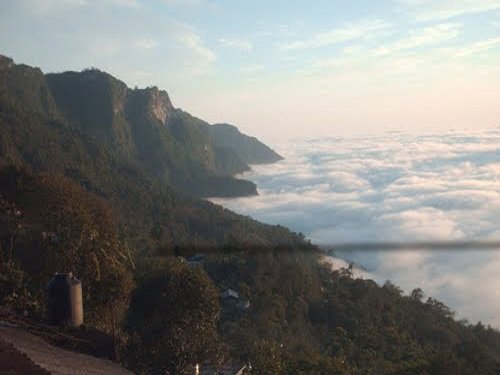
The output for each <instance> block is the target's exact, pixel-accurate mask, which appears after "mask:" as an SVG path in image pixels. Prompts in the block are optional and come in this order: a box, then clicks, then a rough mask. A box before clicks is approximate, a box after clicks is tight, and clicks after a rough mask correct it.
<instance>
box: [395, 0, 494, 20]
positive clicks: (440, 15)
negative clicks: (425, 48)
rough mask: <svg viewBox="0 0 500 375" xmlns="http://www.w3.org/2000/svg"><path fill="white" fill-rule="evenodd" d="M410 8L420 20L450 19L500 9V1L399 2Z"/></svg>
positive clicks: (444, 0) (418, 0)
mask: <svg viewBox="0 0 500 375" xmlns="http://www.w3.org/2000/svg"><path fill="white" fill-rule="evenodd" d="M397 1H398V2H399V3H403V4H405V5H407V6H409V7H410V8H411V9H412V11H413V12H415V14H416V17H417V19H418V20H421V21H428V20H437V19H449V18H453V17H458V16H463V15H466V14H476V13H483V12H487V11H492V10H496V9H500V2H499V1H498V0H397Z"/></svg>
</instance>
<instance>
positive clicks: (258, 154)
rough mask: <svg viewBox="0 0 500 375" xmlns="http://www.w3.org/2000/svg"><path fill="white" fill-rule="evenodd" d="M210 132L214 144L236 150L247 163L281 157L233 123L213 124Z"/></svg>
mask: <svg viewBox="0 0 500 375" xmlns="http://www.w3.org/2000/svg"><path fill="white" fill-rule="evenodd" d="M210 134H211V135H212V138H213V142H214V144H215V145H217V146H218V147H227V148H232V149H235V150H237V151H236V152H237V153H238V155H239V156H240V157H241V158H242V159H243V161H245V162H246V163H248V164H267V163H274V162H277V161H280V160H282V159H283V157H282V156H280V155H278V154H277V153H276V152H275V151H274V150H272V149H271V148H269V147H268V146H266V145H265V144H263V143H262V142H260V141H259V140H258V139H257V138H255V137H249V136H247V135H245V134H242V133H241V132H240V131H239V130H238V128H237V127H236V126H234V125H229V124H214V125H212V126H211V127H210Z"/></svg>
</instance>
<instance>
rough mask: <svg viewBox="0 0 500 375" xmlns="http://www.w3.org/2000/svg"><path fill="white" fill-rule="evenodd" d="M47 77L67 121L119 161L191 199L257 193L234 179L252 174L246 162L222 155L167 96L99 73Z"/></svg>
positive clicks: (207, 134)
mask: <svg viewBox="0 0 500 375" xmlns="http://www.w3.org/2000/svg"><path fill="white" fill-rule="evenodd" d="M46 78H47V83H48V86H49V87H50V91H51V93H52V94H53V96H54V99H55V102H56V103H57V105H58V107H59V108H60V110H61V111H60V112H61V113H62V114H63V115H64V116H65V118H66V119H67V120H68V121H69V122H71V123H73V124H76V125H77V126H78V127H79V130H80V131H81V132H82V133H83V134H86V135H88V136H90V137H94V138H95V139H96V140H98V141H99V142H100V143H103V144H104V145H106V146H107V147H108V148H109V149H110V150H111V152H112V153H113V154H114V155H115V156H117V157H118V158H121V159H124V160H127V161H133V162H135V163H137V164H138V165H140V166H141V167H142V168H144V169H145V170H146V171H147V172H148V173H151V174H152V175H154V176H157V177H159V178H160V179H161V180H163V181H164V182H167V183H169V184H171V185H173V186H174V187H177V188H178V189H180V190H182V191H184V192H186V193H189V194H192V195H197V196H235V195H253V194H256V187H255V185H254V184H253V183H251V182H249V181H242V180H238V179H234V178H232V177H231V176H232V175H233V174H235V173H239V172H242V171H244V170H247V169H248V166H247V165H246V163H245V162H244V161H243V160H241V158H240V157H239V156H238V155H237V154H236V153H234V152H233V153H228V152H221V151H220V149H219V148H218V147H216V146H215V145H214V140H213V137H212V136H211V135H210V132H209V131H208V124H207V123H206V122H204V121H202V120H200V119H197V118H195V117H193V116H191V115H189V114H188V113H186V112H184V111H181V110H179V109H175V108H174V106H173V105H172V102H171V101H170V98H169V96H168V94H167V93H166V92H165V91H162V90H159V89H158V88H157V87H149V88H146V89H133V90H132V89H129V88H128V87H127V86H126V85H125V84H124V83H123V82H121V81H119V80H118V79H116V78H114V77H112V76H111V75H109V74H107V73H105V72H101V71H99V70H96V69H90V70H85V71H83V72H65V73H58V74H48V75H47V76H46Z"/></svg>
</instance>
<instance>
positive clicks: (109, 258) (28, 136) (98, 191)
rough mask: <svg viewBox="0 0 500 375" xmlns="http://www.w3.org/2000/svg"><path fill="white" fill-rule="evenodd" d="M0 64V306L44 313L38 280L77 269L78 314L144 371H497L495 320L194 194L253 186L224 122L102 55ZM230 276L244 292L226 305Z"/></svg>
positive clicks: (249, 159)
mask: <svg viewBox="0 0 500 375" xmlns="http://www.w3.org/2000/svg"><path fill="white" fill-rule="evenodd" d="M0 78H1V79H0V305H2V306H7V307H10V308H12V309H14V310H15V311H17V312H18V313H20V314H26V315H30V316H38V317H41V316H43V315H44V311H43V310H44V288H45V285H46V282H47V281H48V279H49V278H50V277H51V275H52V274H53V273H54V272H61V271H62V272H64V271H73V272H75V274H76V275H77V276H78V277H79V278H81V279H82V281H83V288H84V298H85V301H84V305H85V318H86V323H87V324H88V325H90V326H93V327H96V328H99V329H100V330H103V331H105V332H108V333H110V334H112V335H113V337H114V339H115V341H117V344H118V348H117V349H118V352H119V354H121V356H120V358H121V361H122V362H123V363H125V364H126V365H128V366H130V367H131V368H133V369H134V370H136V371H138V372H141V373H144V372H148V371H149V370H158V371H170V373H177V374H183V373H186V371H189V370H190V369H192V366H194V365H195V364H196V363H200V364H202V365H207V366H218V365H220V364H222V363H225V362H227V361H229V360H231V361H232V362H234V363H237V364H247V363H251V365H252V370H251V373H253V374H297V375H298V374H498V373H499V372H500V367H499V364H500V334H499V333H498V332H497V331H496V330H494V329H491V328H489V327H484V326H483V325H482V324H480V323H479V324H475V325H471V324H469V323H467V322H459V321H457V320H456V319H455V318H454V314H453V312H451V311H450V310H449V309H448V308H447V307H446V306H445V305H443V304H442V303H440V302H439V301H436V300H434V299H432V298H429V299H427V300H424V298H423V292H422V291H421V290H419V289H415V290H414V291H413V293H411V294H410V295H408V296H406V295H403V294H402V292H401V290H399V289H398V288H397V287H396V286H395V285H393V284H391V283H389V282H388V283H386V284H385V285H383V286H379V285H377V284H376V283H375V282H373V281H371V280H360V279H356V278H354V277H353V276H352V272H351V270H350V269H341V270H332V269H330V268H329V267H328V266H326V265H324V264H321V262H320V257H321V253H320V252H319V250H318V249H317V248H316V247H315V246H314V245H311V244H310V243H309V242H308V241H307V240H305V239H304V237H303V236H301V235H300V234H295V233H292V232H290V231H289V230H287V229H286V228H284V227H281V226H270V225H265V224H262V223H259V222H257V221H255V220H252V219H251V218H248V217H243V216H240V215H236V214H234V213H232V212H230V211H228V210H226V209H224V208H222V207H220V206H217V205H214V204H211V203H209V202H207V201H203V200H200V199H198V198H195V197H193V196H192V195H206V194H210V195H212V194H214V195H215V194H217V195H234V194H247V193H249V192H250V191H252V189H254V188H255V186H254V185H252V184H251V183H249V182H248V181H246V182H245V181H240V180H236V179H234V178H233V177H231V176H230V174H232V173H236V172H238V171H242V170H245V168H247V167H248V165H247V164H248V163H257V162H262V160H257V159H256V155H257V154H259V153H260V151H258V150H259V148H258V147H257V146H255V145H256V144H255V142H256V141H252V140H251V138H250V139H247V138H245V137H244V136H242V135H241V134H240V133H239V132H238V131H237V130H235V129H234V128H232V127H230V126H228V125H220V126H216V127H215V128H211V127H210V126H209V125H208V124H206V123H204V122H203V121H202V120H199V119H197V118H195V117H192V116H191V115H189V114H187V113H185V112H182V111H180V110H177V109H174V108H173V107H172V105H171V103H170V101H169V99H168V95H167V94H166V93H165V92H162V91H160V90H158V89H156V88H149V89H144V90H137V89H136V90H130V89H128V88H127V87H126V86H125V85H124V84H123V83H121V82H120V81H118V80H116V79H115V78H113V77H111V76H110V75H108V74H106V73H103V72H100V71H97V70H88V71H85V72H82V73H63V74H57V75H50V76H49V77H46V76H44V75H43V73H42V72H41V71H39V70H38V69H33V68H30V67H27V66H19V65H15V64H13V62H12V61H11V60H9V59H6V58H3V57H0ZM212 129H217V130H215V131H213V130H212ZM224 134H226V135H224ZM238 142H243V143H238ZM244 144H247V145H248V144H253V146H252V147H250V149H247V148H246V146H244ZM236 145H237V146H236ZM254 146H255V147H257V148H255V149H254V151H255V150H257V151H256V152H257V154H252V152H253V151H252V149H253V147H254ZM262 152H264V151H262ZM268 156H269V157H270V158H271V159H273V158H274V159H273V160H277V159H278V158H279V157H278V156H276V155H275V156H270V155H268ZM181 188H182V192H180V191H179V190H180V189H181ZM189 194H191V195H189ZM199 253H203V254H205V256H204V257H202V260H201V261H197V262H194V263H190V262H187V261H186V260H185V259H184V258H185V257H189V256H190V255H194V254H199ZM227 288H230V289H234V290H236V291H237V292H238V293H239V297H240V298H241V300H242V301H249V302H250V305H249V307H248V306H247V307H248V308H247V307H245V308H241V309H238V308H231V307H228V306H226V305H225V304H224V301H221V297H220V292H221V291H223V290H225V289H227ZM221 302H222V303H221ZM235 306H237V305H235Z"/></svg>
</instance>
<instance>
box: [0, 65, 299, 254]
mask: <svg viewBox="0 0 500 375" xmlns="http://www.w3.org/2000/svg"><path fill="white" fill-rule="evenodd" d="M2 61H3V62H4V64H3V65H2V66H5V68H2V70H0V82H11V83H9V85H8V86H7V85H5V84H4V85H3V86H1V90H0V165H9V164H15V165H18V166H23V167H25V168H28V169H29V170H31V171H32V172H34V173H40V172H50V173H56V174H63V175H65V176H67V177H70V178H72V179H73V180H75V181H77V182H78V183H79V184H80V185H82V186H83V187H84V188H85V189H86V190H88V191H91V192H93V193H96V194H98V195H99V196H101V197H103V198H105V199H106V200H108V201H109V202H110V203H111V204H112V206H113V208H114V209H115V212H116V214H117V216H118V217H119V218H120V220H121V222H120V224H121V227H123V228H124V231H125V234H126V236H127V237H128V238H129V239H130V240H131V243H132V245H133V246H134V247H135V248H136V249H137V250H138V251H139V252H142V251H146V252H153V251H157V250H158V249H161V251H162V253H164V254H168V253H172V252H174V251H177V252H178V251H181V250H182V249H183V248H186V247H187V246H188V245H189V246H204V247H212V246H220V245H223V244H225V243H228V242H230V241H232V240H234V239H235V238H238V240H239V242H240V243H241V244H247V245H269V244H281V243H283V244H287V243H288V244H294V243H297V244H299V243H302V239H301V238H300V237H299V236H297V235H295V234H293V233H291V232H289V231H288V230H286V229H285V228H283V227H279V226H268V225H264V224H261V223H258V222H257V221H254V220H252V219H249V218H245V217H242V216H240V215H236V214H234V213H232V212H230V211H228V210H225V209H223V208H222V207H220V206H217V205H214V204H211V203H209V202H206V201H201V200H199V199H196V198H192V197H189V196H188V195H187V194H183V193H180V192H178V191H176V190H175V189H173V188H171V187H170V186H168V185H166V184H165V183H164V179H163V178H161V179H159V178H157V177H158V174H157V173H154V170H155V169H154V168H153V167H154V165H151V164H152V163H151V162H150V161H145V160H156V161H157V162H158V163H163V162H165V163H166V164H165V165H167V166H169V165H172V167H171V169H170V171H171V176H169V178H171V179H172V180H175V181H176V183H177V186H182V185H181V184H185V185H188V184H189V182H191V186H190V187H187V188H186V189H185V190H184V192H190V193H192V192H200V190H202V189H203V192H204V193H207V192H208V193H210V195H234V194H235V192H236V193H239V194H241V195H244V194H245V193H248V191H249V190H251V189H252V188H254V185H253V184H251V183H250V182H248V181H242V180H236V179H233V178H232V177H230V176H229V175H224V174H215V173H208V172H207V168H208V167H203V163H202V161H201V160H199V161H198V160H196V158H194V157H193V156H192V154H191V153H190V152H189V150H190V149H193V150H194V149H197V150H198V152H205V150H204V146H203V142H204V141H205V137H207V131H206V127H208V125H207V126H206V127H205V126H198V125H199V122H201V120H197V119H195V118H194V117H192V116H190V115H188V114H186V113H184V112H181V111H179V110H174V111H173V112H172V113H170V114H169V116H171V117H172V119H170V120H169V121H168V122H169V123H170V126H167V125H165V124H163V125H162V124H161V122H160V120H161V116H163V115H162V112H161V111H160V109H161V108H159V107H158V105H156V106H155V105H154V104H155V103H156V104H158V103H167V101H166V99H167V98H168V97H166V96H165V94H162V93H161V92H160V91H159V90H157V89H145V90H135V91H133V93H130V92H129V91H126V89H124V90H125V91H124V92H128V93H127V94H126V95H125V94H123V96H122V97H125V96H126V98H127V100H126V103H132V104H130V106H132V107H129V109H127V108H126V106H125V105H124V107H123V108H124V109H123V113H122V114H121V113H120V111H121V110H120V109H119V110H118V111H117V113H114V111H111V112H109V111H107V109H109V108H107V107H103V110H105V111H107V112H106V113H107V114H106V115H103V116H99V119H100V120H101V119H102V118H105V119H107V121H108V123H104V122H103V125H106V126H104V127H105V128H106V133H105V134H104V135H102V134H101V135H102V137H98V134H96V133H94V130H95V132H99V131H100V130H96V129H94V127H93V126H92V124H93V121H91V120H89V116H95V115H92V114H86V113H84V111H83V110H81V109H78V107H77V106H75V107H74V108H73V107H71V103H72V101H71V100H70V101H69V104H60V105H59V107H55V108H52V105H51V106H48V107H47V108H49V109H50V110H46V108H45V107H44V106H43V105H42V104H43V103H44V101H43V100H42V99H43V98H44V96H43V95H42V94H40V93H41V92H44V88H46V87H47V86H45V83H44V76H43V75H42V74H39V73H37V72H38V70H37V69H34V70H35V71H34V72H31V73H28V74H32V76H34V77H36V79H37V81H36V82H35V83H36V84H35V83H32V86H31V87H35V88H37V90H28V89H26V90H24V91H23V90H21V89H19V90H18V89H16V86H15V84H14V83H15V80H14V79H13V78H12V77H13V76H17V75H20V76H22V77H24V74H22V73H20V72H18V69H23V70H24V69H28V68H25V67H24V66H22V67H19V66H16V65H15V64H13V63H12V61H11V60H8V59H3V60H2ZM9 64H10V67H8V65H9ZM11 70H12V71H11ZM28 71H29V69H28ZM28 74H27V75H26V76H28ZM82 74H84V76H85V74H90V75H92V74H95V72H94V73H93V72H87V73H82ZM98 75H99V76H101V75H102V74H101V73H98ZM89 79H90V78H89ZM107 79H111V78H109V77H107ZM30 82H31V81H30V80H28V81H27V82H26V84H24V81H21V83H23V87H30V85H29V84H28V83H30ZM115 84H116V83H113V82H112V83H108V84H107V85H108V86H110V85H111V86H113V85H115ZM118 87H121V88H123V87H124V86H121V85H119V84H118ZM38 88H41V89H38ZM103 90H105V89H103ZM47 92H48V95H47V97H46V98H47V101H46V102H47V103H55V102H60V103H64V102H63V98H62V96H64V94H63V92H60V93H58V94H57V95H56V96H58V97H60V98H59V100H58V101H56V100H54V99H53V98H52V96H51V95H50V94H51V91H50V90H48V91H47ZM155 93H157V94H155ZM66 94H67V95H76V93H70V92H68V93H66ZM89 95H91V94H90V93H89V94H86V96H89ZM95 95H98V93H95ZM113 98H118V99H119V98H120V96H118V95H116V96H114V97H113ZM118 99H116V102H115V104H119V102H120V101H119V100H118ZM123 100H124V99H123ZM141 103H142V104H141ZM96 105H99V104H96ZM141 106H142V110H144V111H146V110H148V109H151V110H153V109H154V110H156V114H155V113H154V112H153V111H151V112H150V116H152V118H153V116H156V117H154V118H156V120H158V123H157V124H155V123H153V122H152V121H148V120H147V119H145V117H144V116H143V117H141V116H139V114H134V115H132V114H131V113H130V108H134V109H136V110H137V111H138V112H139V111H140V108H141ZM86 108H87V109H86V110H87V111H89V112H92V106H87V107H86ZM99 108H100V107H99ZM120 108H121V107H120ZM134 116H137V117H138V118H139V117H140V118H142V121H143V123H142V124H143V125H148V126H150V129H151V132H148V131H144V132H143V133H141V134H142V136H143V137H147V139H144V140H142V139H140V138H139V135H138V134H135V133H140V131H139V130H140V129H144V126H143V127H141V123H139V122H138V121H135V119H134ZM158 117H160V118H158ZM113 118H114V119H118V120H116V121H117V122H120V123H121V125H120V126H118V127H117V128H124V129H127V130H126V131H123V132H122V131H115V130H116V129H115V128H114V127H113V126H112V125H113V124H112V119H113ZM186 119H189V121H187V120H186ZM115 124H116V123H115ZM130 124H132V125H130ZM202 124H203V125H204V123H203V122H202ZM125 125H127V127H125ZM128 125H130V127H128ZM167 130H168V132H167ZM154 132H158V134H160V135H157V136H155V135H154V134H156V133H154ZM123 134H127V136H126V137H121V135H123ZM162 135H163V136H165V138H166V139H167V140H168V142H170V143H168V144H167V143H161V142H158V143H159V146H158V147H160V146H161V147H162V148H161V149H157V150H154V149H152V150H151V149H149V150H148V145H151V143H150V142H153V141H158V138H160V136H162ZM103 138H104V139H103ZM188 142H189V143H188ZM182 144H185V145H186V147H181V145H182ZM127 145H129V146H130V147H127ZM118 147H122V150H121V151H117V150H116V148H118ZM141 148H143V149H144V150H141ZM200 149H201V151H200ZM148 152H149V153H148ZM155 152H159V153H161V156H160V157H155V154H154V153H155ZM163 152H165V154H163ZM210 152H212V151H210ZM213 152H214V153H215V151H213ZM182 153H183V156H182V155H181V154H182ZM137 155H142V156H137ZM147 155H150V159H146V156H147ZM126 156H128V157H126ZM179 160H181V161H182V163H181V162H180V161H179ZM186 160H188V161H189V160H191V162H185V161H186ZM184 162H185V164H183V163H184ZM195 162H196V163H199V164H198V165H199V166H198V167H197V168H198V169H196V167H195ZM212 162H213V163H217V161H216V160H215V158H214V159H213V160H212V161H211V163H212ZM169 163H170V164H169ZM146 164H148V165H149V167H147V168H146V167H145V165H146ZM181 167H182V168H181ZM158 168H160V167H158ZM210 168H215V167H212V166H210ZM195 182H196V183H195ZM174 186H175V185H174ZM240 187H242V191H238V188H240ZM179 249H181V250H179Z"/></svg>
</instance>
